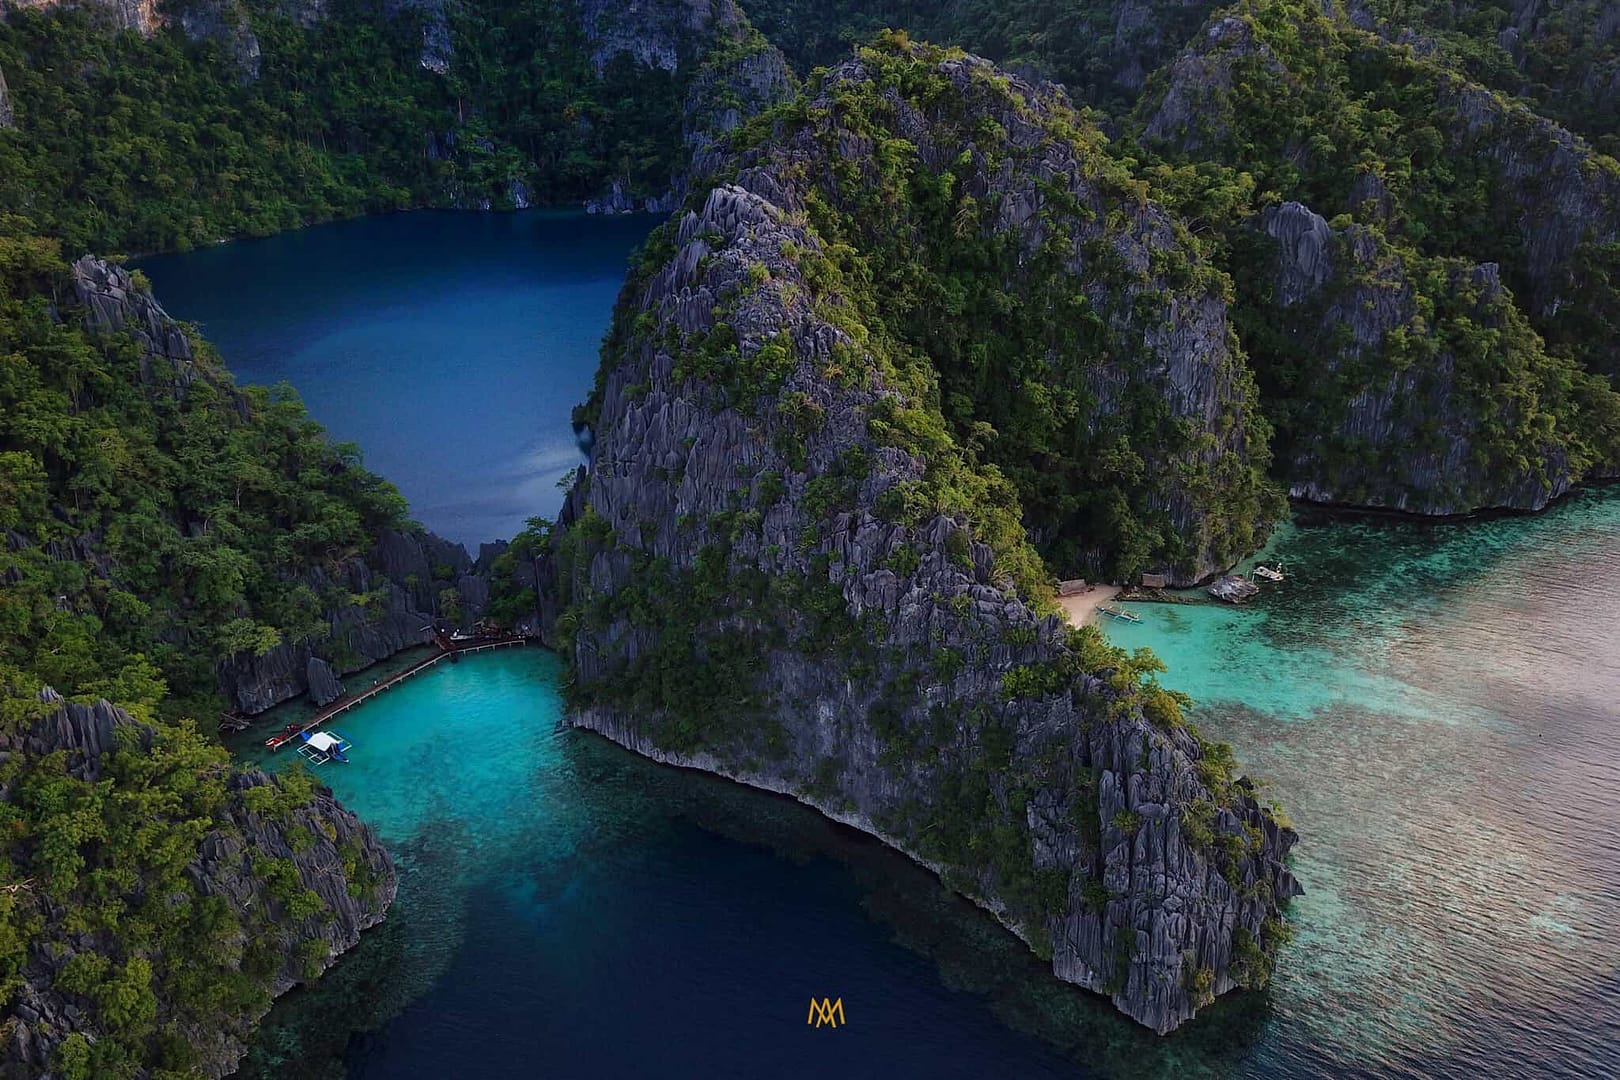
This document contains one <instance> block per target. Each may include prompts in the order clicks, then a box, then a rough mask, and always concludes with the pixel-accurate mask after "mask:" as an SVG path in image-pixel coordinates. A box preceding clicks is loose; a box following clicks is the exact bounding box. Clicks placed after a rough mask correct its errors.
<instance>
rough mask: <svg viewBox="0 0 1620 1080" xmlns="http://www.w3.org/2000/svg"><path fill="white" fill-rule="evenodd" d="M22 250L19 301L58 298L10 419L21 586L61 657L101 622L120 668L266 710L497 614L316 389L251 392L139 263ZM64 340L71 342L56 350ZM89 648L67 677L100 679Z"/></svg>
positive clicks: (1, 429)
mask: <svg viewBox="0 0 1620 1080" xmlns="http://www.w3.org/2000/svg"><path fill="white" fill-rule="evenodd" d="M0 243H4V244H7V245H9V246H8V250H10V251H11V252H12V253H13V255H14V257H15V259H16V261H15V262H14V263H12V264H11V269H10V275H15V277H12V276H9V275H8V276H7V277H6V278H5V279H4V280H0V296H5V297H6V298H8V299H9V300H11V301H14V302H15V303H17V304H27V303H30V302H32V301H33V299H34V298H35V297H37V296H40V295H47V296H52V297H54V298H55V302H54V303H53V304H51V305H49V306H42V305H35V306H33V307H26V306H25V307H21V308H16V309H15V310H16V311H20V312H25V313H28V314H27V319H28V321H27V322H25V323H20V324H19V326H27V327H29V328H30V329H28V331H27V333H24V332H23V331H22V330H21V329H19V330H17V333H18V335H19V336H18V337H17V338H15V340H18V341H27V342H31V343H36V344H29V345H27V346H26V348H25V349H24V351H23V352H22V353H20V354H19V357H20V359H19V360H18V362H17V364H16V365H14V368H13V371H14V374H16V376H17V377H16V379H15V380H14V381H13V382H12V383H8V384H7V387H6V391H5V401H4V411H5V413H6V419H5V421H4V422H3V423H0V440H3V441H0V447H4V449H5V450H6V451H7V455H6V457H5V458H4V461H5V463H6V465H7V468H8V469H10V470H12V473H15V475H14V476H11V479H10V480H9V481H8V483H10V484H11V485H12V486H10V487H8V489H7V490H8V491H9V492H11V493H13V495H12V496H11V497H8V500H7V501H8V506H7V509H6V516H5V517H4V519H0V520H3V521H4V524H5V531H4V533H3V536H4V551H3V559H4V561H3V564H0V580H4V581H5V583H6V585H7V586H8V588H12V589H14V590H15V591H14V594H13V595H14V597H15V598H16V602H17V604H18V605H19V606H18V607H17V609H16V610H19V611H24V612H31V614H30V615H29V616H28V619H29V622H28V623H27V624H26V625H28V626H30V627H31V629H29V630H28V631H27V632H25V633H23V637H24V638H25V639H26V640H29V641H31V642H34V643H35V644H34V646H32V647H37V648H38V649H39V650H41V651H42V660H43V659H45V658H47V657H50V656H53V655H72V656H79V654H80V652H81V651H82V650H83V649H84V648H87V647H83V646H74V647H71V648H70V647H65V646H64V644H63V643H62V642H61V641H60V640H56V638H55V636H54V635H56V634H61V633H79V632H83V633H86V634H90V635H91V636H92V640H94V641H95V645H94V646H93V648H92V655H94V654H95V652H98V651H105V652H106V653H107V658H106V659H105V660H104V661H103V662H102V663H103V664H116V665H124V666H127V667H128V669H129V670H130V671H131V672H134V671H143V672H144V671H147V670H148V665H155V666H156V668H157V671H158V672H161V673H162V675H163V676H164V678H165V679H166V680H167V683H168V689H169V690H171V691H174V692H177V693H181V694H186V695H192V694H210V693H217V694H219V695H220V697H222V698H223V699H224V701H223V705H224V706H225V707H226V708H228V709H230V710H231V711H234V712H240V713H244V714H255V713H259V712H263V711H264V710H266V709H268V708H270V707H271V706H273V705H276V704H278V703H279V702H282V701H286V700H288V699H290V698H293V697H297V696H298V695H300V694H303V693H305V692H306V691H309V692H311V693H312V694H313V695H314V697H315V698H316V700H318V701H325V700H331V699H332V698H334V697H336V696H338V695H339V694H341V693H342V684H341V678H342V676H344V675H346V674H348V673H350V672H353V671H356V670H358V669H359V668H362V667H365V666H367V665H369V664H371V663H374V662H376V661H378V660H382V659H386V658H387V657H389V656H392V655H393V654H394V653H396V652H399V651H400V650H402V649H406V648H409V647H411V646H414V645H421V644H424V643H426V642H427V641H429V640H431V637H432V633H431V628H432V626H433V624H435V623H436V622H438V623H450V624H456V625H462V626H468V625H471V624H472V623H473V622H474V621H476V620H477V619H478V618H479V617H481V616H482V614H483V613H484V609H485V605H486V604H487V602H488V595H489V590H488V583H487V579H486V577H485V573H484V571H485V569H486V568H485V567H481V566H479V565H477V564H475V562H474V560H473V559H472V558H470V557H469V556H468V554H467V552H466V551H465V550H464V549H463V548H462V547H461V546H460V545H458V544H452V543H449V542H447V541H444V540H442V539H440V538H438V537H436V536H433V535H432V534H431V533H427V532H425V531H424V530H422V529H421V528H420V526H416V525H413V524H411V523H410V522H408V521H407V520H405V518H404V508H403V500H400V499H399V496H398V494H397V493H396V492H394V491H393V490H392V489H391V488H390V487H388V486H387V485H386V483H385V482H383V481H382V480H380V479H379V478H377V477H375V476H372V475H371V474H368V473H365V472H364V470H362V469H360V468H359V466H358V463H357V461H356V460H355V459H353V457H352V456H351V457H348V458H346V457H345V456H344V455H345V453H349V454H352V451H348V452H345V451H342V450H341V449H339V448H335V447H333V446H332V444H331V443H330V441H329V440H328V439H327V437H326V435H325V433H324V432H323V431H321V430H320V429H319V427H318V426H316V425H314V424H313V422H311V421H309V420H308V418H307V416H306V415H305V414H304V412H303V409H302V407H301V406H299V405H298V403H297V402H296V399H292V398H287V397H284V396H281V395H279V394H277V393H274V392H270V391H265V390H263V389H260V388H242V387H238V386H236V384H235V383H234V382H233V381H232V380H231V378H230V375H229V374H228V373H227V372H226V371H225V370H224V369H223V367H221V366H220V364H219V361H218V358H217V357H216V356H215V355H214V354H213V352H212V350H211V349H209V348H208V346H207V345H206V344H205V343H203V342H202V341H201V339H200V338H198V337H197V336H196V335H195V333H194V332H193V331H192V330H190V329H189V328H187V327H184V326H182V325H180V324H179V323H177V322H175V321H174V320H173V319H171V318H170V317H169V315H168V314H167V313H166V312H165V311H164V310H163V308H162V306H161V305H160V304H159V303H158V302H157V300H156V299H154V298H153V296H152V295H151V294H150V292H148V291H147V288H146V285H145V283H144V282H143V281H140V280H139V279H138V278H137V277H135V276H132V275H131V274H130V273H129V272H128V271H127V270H125V269H124V268H123V267H121V266H119V265H117V264H114V263H111V262H107V261H105V260H101V259H97V258H94V257H91V256H84V257H83V258H80V259H78V260H77V261H76V262H74V263H72V264H71V265H68V264H66V263H60V262H58V260H57V258H56V256H55V254H54V251H55V249H54V246H52V245H49V244H48V243H45V242H40V241H34V240H28V241H22V242H19V241H16V240H8V239H6V238H0ZM33 260H38V261H37V263H36V262H35V261H33ZM41 335H44V336H41ZM53 336H54V338H55V339H57V340H58V341H59V342H61V344H59V345H58V346H56V349H57V351H55V352H52V351H50V350H48V349H46V348H45V347H44V346H42V345H39V344H37V342H38V341H48V340H51V339H52V337H53ZM64 430H65V431H70V432H71V431H83V432H89V433H92V434H88V435H82V436H72V437H69V436H66V435H64V434H62V432H63V431H64ZM97 447H110V448H111V449H110V450H108V451H107V452H106V453H107V455H110V457H109V456H103V454H102V453H101V452H100V451H98V450H96V449H95V448H97ZM24 462H28V463H29V464H27V465H26V466H25V465H23V464H22V463H24ZM18 470H20V472H19V471H18ZM10 475H11V474H9V473H8V476H10ZM13 498H14V499H15V502H13ZM249 552H252V554H251V555H250V554H249ZM36 591H41V595H44V594H45V593H46V592H48V594H49V597H50V598H51V602H50V604H49V605H47V606H45V607H40V606H39V604H36V602H35V601H34V600H33V599H31V598H32V597H34V595H35V593H36ZM41 603H43V602H42V601H41ZM26 652H27V651H26V650H25V651H24V655H26ZM79 663H80V664H82V665H83V670H76V668H77V666H78V665H76V664H68V665H66V666H65V667H63V666H61V664H60V662H58V663H57V665H56V670H57V673H56V674H55V675H52V676H51V681H53V682H54V683H55V684H56V685H57V686H58V687H59V688H60V689H62V690H63V691H64V692H65V693H71V694H74V695H78V694H81V693H84V692H86V685H87V684H90V683H92V682H93V680H94V678H95V677H96V675H97V674H98V672H97V670H96V669H97V668H98V667H99V666H102V665H98V664H92V663H88V662H84V661H81V662H79ZM50 667H51V665H50V664H49V663H47V669H48V670H49V669H50ZM156 673H157V672H154V674H156ZM99 674H104V672H100V673H99ZM141 678H142V682H143V683H144V681H145V679H146V676H145V675H143V676H142V677H141ZM159 689H160V690H161V687H159ZM98 692H103V693H105V692H106V691H105V690H102V691H98ZM142 696H145V691H144V690H143V692H142ZM214 700H215V701H217V700H218V699H217V698H216V699H214ZM188 705H189V707H190V708H191V709H193V710H196V711H193V712H191V715H193V716H196V715H202V716H209V717H211V716H213V715H214V713H215V712H216V711H217V709H218V708H219V706H218V705H215V704H213V703H212V702H204V701H199V700H196V699H193V700H191V701H190V702H188Z"/></svg>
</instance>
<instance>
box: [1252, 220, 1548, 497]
mask: <svg viewBox="0 0 1620 1080" xmlns="http://www.w3.org/2000/svg"><path fill="white" fill-rule="evenodd" d="M1260 227H1261V229H1263V230H1264V231H1265V232H1266V233H1267V234H1268V235H1270V236H1271V237H1272V238H1273V239H1275V240H1276V242H1277V255H1276V278H1275V287H1274V297H1275V301H1276V303H1277V305H1278V307H1279V310H1278V311H1277V312H1276V313H1275V316H1274V318H1275V321H1276V323H1277V324H1278V325H1279V326H1280V327H1282V328H1283V329H1284V331H1285V332H1286V333H1287V334H1288V335H1289V336H1290V337H1292V338H1295V339H1297V340H1298V341H1299V342H1300V343H1301V344H1300V346H1299V348H1300V350H1301V352H1302V353H1303V354H1308V355H1309V357H1310V358H1311V361H1312V363H1313V364H1315V365H1316V377H1315V379H1314V380H1313V382H1312V385H1311V386H1310V387H1303V388H1299V389H1298V390H1296V391H1295V393H1296V397H1297V398H1298V399H1299V400H1298V401H1297V402H1296V403H1295V405H1294V406H1293V408H1292V410H1291V416H1290V423H1291V427H1297V428H1298V429H1299V431H1298V434H1297V436H1296V437H1294V438H1292V439H1289V438H1283V437H1281V436H1280V438H1279V441H1280V449H1279V453H1280V455H1281V456H1283V457H1284V458H1285V460H1284V461H1283V466H1284V469H1285V471H1286V473H1287V475H1288V478H1289V482H1290V494H1292V495H1293V496H1294V497H1295V498H1300V499H1307V500H1309V501H1312V502H1321V503H1331V504H1340V505H1347V504H1348V505H1355V506H1369V507H1377V508H1380V509H1388V510H1399V511H1402V512H1405V513H1415V514H1426V515H1453V514H1466V513H1471V512H1473V511H1475V510H1479V509H1486V508H1500V509H1520V510H1539V509H1541V508H1543V507H1545V506H1546V505H1547V504H1548V503H1549V502H1550V501H1551V500H1553V499H1555V498H1557V497H1558V496H1560V495H1562V494H1564V493H1565V492H1567V491H1568V490H1569V489H1570V488H1571V486H1573V484H1574V483H1575V482H1576V481H1577V480H1578V479H1580V477H1578V476H1576V475H1574V474H1573V473H1572V471H1571V468H1570V464H1569V460H1568V454H1567V449H1566V447H1565V444H1564V443H1563V442H1562V441H1561V439H1562V438H1567V435H1563V434H1562V433H1559V432H1555V431H1548V432H1546V433H1545V434H1541V433H1539V432H1540V431H1541V425H1542V424H1543V414H1542V413H1539V412H1534V411H1529V410H1525V411H1520V412H1515V411H1512V410H1508V411H1504V410H1503V409H1502V408H1501V407H1499V406H1497V405H1488V404H1485V403H1484V402H1485V395H1487V394H1491V393H1493V392H1494V391H1495V386H1496V384H1497V383H1502V382H1506V380H1508V379H1510V378H1515V377H1516V378H1518V379H1519V380H1520V382H1521V384H1522V385H1523V387H1524V388H1525V389H1524V392H1523V393H1521V394H1518V395H1512V396H1511V397H1510V400H1515V401H1519V400H1523V398H1524V397H1525V395H1530V396H1531V397H1532V399H1533V400H1534V399H1535V398H1536V394H1537V390H1538V387H1537V382H1536V379H1537V378H1538V372H1537V371H1536V370H1535V368H1534V366H1533V365H1535V364H1537V363H1540V365H1541V366H1542V367H1545V368H1547V369H1548V370H1553V368H1552V362H1551V361H1547V360H1545V359H1538V357H1539V355H1540V354H1539V348H1540V345H1539V342H1536V341H1535V340H1534V337H1533V335H1530V334H1529V333H1528V331H1527V330H1521V332H1520V333H1518V334H1516V335H1512V336H1510V337H1508V338H1507V339H1506V340H1507V342H1508V344H1506V345H1503V344H1501V342H1502V340H1503V339H1502V338H1501V337H1498V338H1497V339H1495V340H1496V341H1497V342H1498V347H1499V348H1503V349H1512V350H1514V351H1512V352H1504V354H1503V355H1501V356H1495V357H1491V358H1490V360H1491V364H1492V366H1491V367H1490V368H1489V370H1486V371H1481V370H1479V367H1478V365H1477V364H1476V365H1473V366H1469V365H1460V364H1459V362H1458V360H1457V357H1456V356H1455V354H1454V353H1453V352H1452V350H1451V349H1449V348H1447V347H1445V346H1444V345H1442V344H1437V345H1436V346H1435V347H1434V348H1433V349H1432V350H1421V351H1419V355H1421V356H1424V357H1426V359H1423V360H1420V361H1417V362H1414V361H1413V359H1412V358H1411V353H1412V351H1413V350H1411V349H1410V348H1409V347H1408V343H1409V342H1412V341H1414V340H1418V339H1422V340H1426V341H1428V340H1432V341H1435V342H1439V341H1441V340H1442V339H1441V338H1440V337H1439V336H1438V334H1437V330H1436V328H1435V327H1434V326H1432V325H1430V323H1431V321H1432V320H1435V319H1437V318H1440V317H1443V316H1444V315H1445V314H1446V311H1452V310H1456V311H1461V312H1466V313H1467V315H1468V317H1469V318H1470V319H1472V320H1473V321H1475V322H1477V323H1478V324H1479V325H1481V326H1484V327H1487V328H1493V327H1501V326H1503V325H1505V324H1507V325H1511V324H1512V320H1513V319H1514V318H1515V317H1516V312H1513V311H1512V310H1511V308H1512V298H1511V296H1509V294H1508V292H1507V290H1506V288H1505V287H1504V286H1503V285H1502V282H1501V280H1500V279H1499V277H1498V275H1497V271H1496V267H1495V265H1494V264H1489V263H1487V264H1481V265H1471V264H1467V263H1463V262H1461V261H1459V260H1453V261H1450V262H1447V261H1442V260H1433V259H1423V258H1422V257H1420V256H1417V255H1415V254H1411V253H1406V254H1402V253H1399V252H1397V251H1396V250H1394V249H1391V248H1390V247H1389V246H1388V245H1386V244H1384V243H1383V242H1382V240H1381V239H1380V238H1379V237H1378V235H1377V234H1376V233H1375V232H1374V231H1373V230H1371V229H1369V228H1367V227H1364V226H1360V225H1347V226H1345V227H1343V228H1340V229H1334V228H1332V227H1330V226H1329V224H1328V222H1327V221H1326V220H1325V219H1323V218H1322V217H1321V216H1320V215H1319V214H1316V213H1313V212H1312V211H1311V210H1310V209H1308V208H1307V207H1305V206H1303V205H1301V204H1299V203H1297V202H1288V203H1283V204H1282V205H1280V206H1276V207H1272V208H1269V209H1267V210H1266V211H1265V212H1264V213H1263V214H1262V215H1261V219H1260ZM1436 281H1439V282H1444V286H1443V287H1444V288H1445V290H1446V293H1445V294H1442V295H1441V296H1440V297H1439V299H1440V300H1441V301H1442V302H1443V303H1444V304H1445V308H1444V310H1442V311H1440V312H1438V313H1437V312H1436V311H1435V310H1434V301H1435V299H1436V298H1435V297H1434V295H1433V292H1434V289H1435V288H1436V285H1435V284H1434V283H1435V282H1436ZM1419 282H1422V283H1423V286H1422V287H1423V288H1424V289H1426V290H1428V292H1427V293H1426V294H1420V291H1419V285H1418V283H1419ZM1420 300H1421V303H1420ZM1424 311H1427V312H1428V315H1427V317H1425V315H1424V314H1423V312H1424ZM1519 325H1521V326H1522V323H1521V324H1519ZM1519 365H1531V367H1530V370H1528V371H1526V372H1524V373H1522V374H1516V373H1515V370H1514V369H1515V368H1516V367H1517V366H1519ZM1555 392H1556V388H1553V387H1548V388H1541V389H1540V397H1541V398H1545V399H1547V400H1534V403H1535V404H1537V406H1538V408H1548V407H1552V404H1553V402H1555V401H1556V399H1555V398H1553V397H1552V395H1553V394H1554V393H1555ZM1487 426H1489V427H1490V428H1492V429H1493V435H1492V436H1491V437H1490V440H1489V443H1490V445H1498V444H1500V443H1501V442H1502V439H1503V437H1504V436H1503V435H1502V434H1501V430H1503V429H1505V431H1506V432H1508V433H1513V432H1515V431H1517V430H1520V429H1522V435H1523V437H1522V439H1521V440H1520V443H1519V445H1521V446H1523V447H1529V448H1534V450H1535V452H1534V453H1527V454H1516V455H1514V456H1513V458H1512V459H1511V460H1497V458H1496V456H1495V455H1492V454H1488V453H1485V452H1483V451H1482V450H1481V449H1480V447H1481V446H1482V445H1485V444H1486V443H1487V438H1486V437H1485V434H1484V429H1485V428H1486V427H1487ZM1288 434H1289V431H1288V430H1285V431H1284V432H1283V433H1282V436H1286V435H1288Z"/></svg>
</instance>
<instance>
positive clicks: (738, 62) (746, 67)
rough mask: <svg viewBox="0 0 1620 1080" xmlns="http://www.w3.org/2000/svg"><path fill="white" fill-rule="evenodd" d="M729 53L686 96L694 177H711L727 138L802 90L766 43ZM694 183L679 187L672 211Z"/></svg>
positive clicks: (684, 111)
mask: <svg viewBox="0 0 1620 1080" xmlns="http://www.w3.org/2000/svg"><path fill="white" fill-rule="evenodd" d="M725 53H726V55H725V56H724V57H723V58H722V59H720V60H717V61H711V62H708V63H705V64H704V65H703V67H702V69H700V70H699V72H698V74H697V77H696V78H694V79H693V80H692V85H691V86H690V87H689V88H688V89H687V92H686V103H685V105H684V107H683V109H682V121H681V126H682V133H683V138H684V140H685V143H686V147H687V149H688V151H689V152H690V159H691V166H690V173H691V176H693V177H698V178H702V177H704V176H707V175H708V174H709V173H711V172H713V171H714V170H716V169H717V168H719V167H720V166H721V165H722V163H723V162H724V141H725V138H726V137H727V136H728V135H730V134H731V133H732V132H733V131H735V130H736V129H737V128H738V126H740V125H741V124H742V123H743V121H745V120H748V119H750V118H752V117H754V116H757V115H758V114H760V113H761V112H764V111H765V110H766V109H768V108H770V107H771V106H772V105H775V104H777V103H778V102H782V101H786V100H788V99H789V98H791V97H792V96H793V95H794V94H795V93H796V92H797V91H798V85H799V81H798V79H797V78H795V77H794V74H793V72H792V70H791V69H790V68H789V67H788V64H787V59H786V58H785V57H783V55H782V53H781V51H780V50H778V49H777V48H776V47H775V46H772V45H768V44H766V43H765V42H764V40H763V39H760V40H759V41H758V42H757V45H756V47H755V48H753V49H751V50H748V51H746V52H744V53H743V54H742V55H737V56H733V55H731V53H732V50H725ZM689 183H690V180H689V178H687V177H682V178H681V179H680V180H679V181H678V182H677V183H676V185H675V187H676V189H677V191H678V192H679V197H678V198H677V199H676V200H675V203H674V204H673V205H671V206H670V207H668V208H667V209H668V210H673V209H674V208H675V206H676V205H679V203H680V200H681V199H684V198H685V197H686V194H687V188H688V185H689Z"/></svg>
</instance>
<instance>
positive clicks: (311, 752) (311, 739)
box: [298, 731, 354, 765]
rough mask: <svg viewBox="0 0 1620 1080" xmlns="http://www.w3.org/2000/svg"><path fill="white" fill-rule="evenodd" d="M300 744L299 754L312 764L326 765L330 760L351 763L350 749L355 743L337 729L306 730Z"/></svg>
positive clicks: (343, 763)
mask: <svg viewBox="0 0 1620 1080" xmlns="http://www.w3.org/2000/svg"><path fill="white" fill-rule="evenodd" d="M300 738H301V739H302V740H303V741H302V742H300V743H299V745H298V756H299V757H302V758H303V759H304V760H306V761H308V762H309V763H310V764H312V765H325V764H326V763H327V762H328V761H335V762H337V763H338V764H339V765H347V764H348V763H349V751H350V750H352V749H353V748H354V743H353V742H351V741H350V740H349V739H348V738H347V737H346V736H344V735H342V734H340V733H338V732H336V731H317V732H315V733H313V734H311V733H310V732H307V731H306V732H304V733H303V735H302V736H300Z"/></svg>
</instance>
